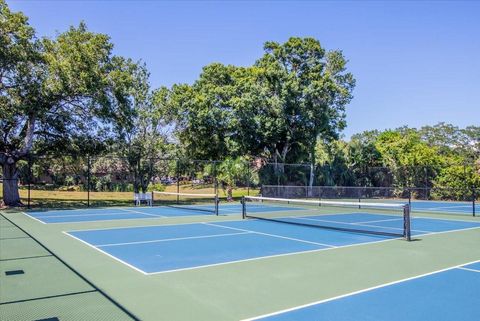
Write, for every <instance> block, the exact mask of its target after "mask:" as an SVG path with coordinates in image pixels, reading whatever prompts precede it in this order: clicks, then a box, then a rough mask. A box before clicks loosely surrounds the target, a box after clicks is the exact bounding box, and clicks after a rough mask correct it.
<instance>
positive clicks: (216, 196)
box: [215, 194, 220, 216]
mask: <svg viewBox="0 0 480 321" xmlns="http://www.w3.org/2000/svg"><path fill="white" fill-rule="evenodd" d="M219 203H220V199H219V198H218V194H215V215H216V216H218V213H219V210H218V204H219Z"/></svg>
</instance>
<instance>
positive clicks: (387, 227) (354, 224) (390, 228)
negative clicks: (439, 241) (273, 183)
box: [289, 216, 480, 233]
mask: <svg viewBox="0 0 480 321" xmlns="http://www.w3.org/2000/svg"><path fill="white" fill-rule="evenodd" d="M289 218H295V219H302V220H308V221H317V222H324V223H334V224H346V225H353V226H365V227H375V228H382V229H386V230H400V231H402V230H403V228H399V227H389V226H380V225H369V224H364V223H349V222H341V221H329V220H320V219H314V218H306V217H295V216H289ZM384 221H391V220H383V221H382V220H378V222H384ZM320 227H321V226H320ZM479 227H480V226H479ZM339 229H341V227H340V228H339ZM412 231H415V232H420V233H432V232H430V231H423V230H415V229H412ZM386 233H389V232H386Z"/></svg>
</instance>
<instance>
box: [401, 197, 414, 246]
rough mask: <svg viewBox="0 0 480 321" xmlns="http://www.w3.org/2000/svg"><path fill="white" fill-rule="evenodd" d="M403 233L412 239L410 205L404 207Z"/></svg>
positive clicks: (408, 238)
mask: <svg viewBox="0 0 480 321" xmlns="http://www.w3.org/2000/svg"><path fill="white" fill-rule="evenodd" d="M403 234H404V237H405V239H406V240H407V241H411V240H412V233H411V227H410V205H405V206H404V207H403Z"/></svg>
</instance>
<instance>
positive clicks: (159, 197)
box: [152, 191, 218, 215]
mask: <svg viewBox="0 0 480 321" xmlns="http://www.w3.org/2000/svg"><path fill="white" fill-rule="evenodd" d="M152 206H169V207H174V208H181V209H186V210H192V211H200V212H207V213H213V214H215V215H218V195H216V194H194V193H175V192H156V191H154V192H152Z"/></svg>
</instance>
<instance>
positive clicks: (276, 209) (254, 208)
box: [242, 196, 411, 241]
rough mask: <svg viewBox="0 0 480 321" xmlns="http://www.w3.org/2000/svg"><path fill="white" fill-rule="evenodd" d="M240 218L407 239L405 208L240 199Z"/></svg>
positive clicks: (407, 217)
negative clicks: (241, 216)
mask: <svg viewBox="0 0 480 321" xmlns="http://www.w3.org/2000/svg"><path fill="white" fill-rule="evenodd" d="M242 214H243V218H255V219H262V220H269V221H275V222H281V223H288V224H295V225H303V226H309V227H310V226H311V227H319V228H325V229H331V230H341V231H347V232H355V233H366V234H375V235H384V236H390V237H403V238H405V239H406V240H409V241H410V239H411V229H410V206H409V205H408V204H392V203H371V202H359V201H356V202H346V201H341V202H340V201H316V200H302V199H286V198H272V197H258V196H245V197H243V198H242Z"/></svg>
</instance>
